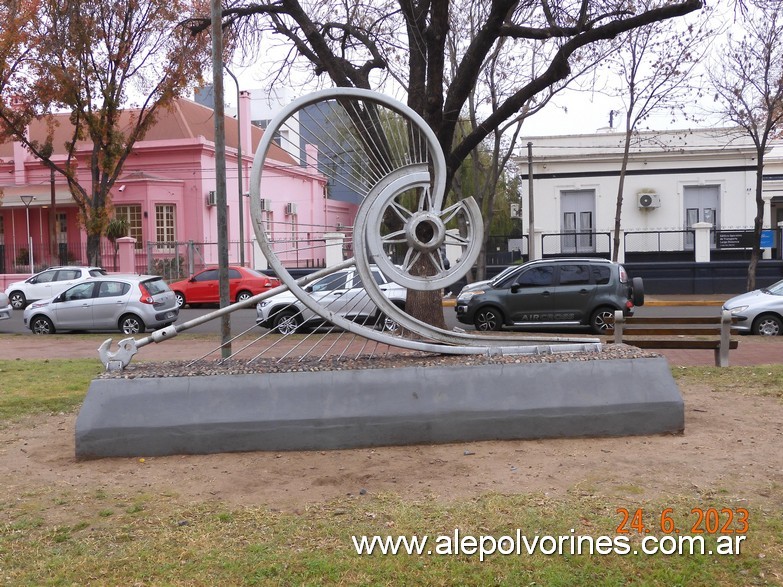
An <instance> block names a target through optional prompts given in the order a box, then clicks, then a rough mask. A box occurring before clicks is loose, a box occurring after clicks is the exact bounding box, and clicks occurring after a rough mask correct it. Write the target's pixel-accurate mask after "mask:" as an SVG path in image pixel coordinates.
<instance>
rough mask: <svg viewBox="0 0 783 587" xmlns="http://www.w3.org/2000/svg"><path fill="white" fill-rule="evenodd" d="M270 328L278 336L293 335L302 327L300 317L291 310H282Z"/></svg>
mask: <svg viewBox="0 0 783 587" xmlns="http://www.w3.org/2000/svg"><path fill="white" fill-rule="evenodd" d="M272 326H273V328H274V329H275V330H277V331H278V332H279V333H280V334H294V333H295V332H296V331H297V330H299V328H300V327H301V326H302V315H301V314H300V313H299V312H294V311H292V310H284V311H283V312H280V313H279V314H278V315H277V316H275V320H274V322H273V323H272Z"/></svg>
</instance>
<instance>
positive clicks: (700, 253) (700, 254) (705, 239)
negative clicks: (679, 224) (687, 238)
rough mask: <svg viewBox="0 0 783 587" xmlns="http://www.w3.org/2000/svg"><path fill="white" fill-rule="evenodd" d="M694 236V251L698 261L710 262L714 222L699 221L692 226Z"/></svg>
mask: <svg viewBox="0 0 783 587" xmlns="http://www.w3.org/2000/svg"><path fill="white" fill-rule="evenodd" d="M692 228H693V231H694V233H695V236H694V239H693V240H694V253H695V259H694V260H695V261H696V262H697V263H709V262H710V230H712V224H710V223H709V222H697V223H696V224H694V225H693V226H692Z"/></svg>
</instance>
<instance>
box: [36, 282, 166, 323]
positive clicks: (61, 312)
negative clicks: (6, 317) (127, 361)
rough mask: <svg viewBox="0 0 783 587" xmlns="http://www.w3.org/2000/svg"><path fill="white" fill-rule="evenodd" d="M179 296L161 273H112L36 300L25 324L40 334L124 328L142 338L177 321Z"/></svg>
mask: <svg viewBox="0 0 783 587" xmlns="http://www.w3.org/2000/svg"><path fill="white" fill-rule="evenodd" d="M178 315H179V307H178V306H177V299H176V298H175V297H174V292H172V291H171V290H170V289H169V286H168V285H166V282H165V281H163V279H162V278H161V277H158V276H157V275H107V276H105V277H95V278H93V279H90V280H89V281H85V282H83V283H77V284H76V285H73V286H71V287H70V288H68V289H66V290H65V291H64V292H62V293H60V294H58V295H56V296H55V297H53V298H50V299H48V300H40V301H38V302H33V303H32V304H30V305H29V306H27V308H25V311H24V323H25V325H26V326H28V327H29V328H30V330H32V331H33V332H34V333H35V334H53V333H54V332H56V331H58V330H120V331H122V332H123V333H125V334H137V333H140V332H144V331H145V330H146V329H147V328H151V329H158V328H162V327H164V326H168V325H169V324H171V323H172V322H174V321H175V320H176V319H177V316H178Z"/></svg>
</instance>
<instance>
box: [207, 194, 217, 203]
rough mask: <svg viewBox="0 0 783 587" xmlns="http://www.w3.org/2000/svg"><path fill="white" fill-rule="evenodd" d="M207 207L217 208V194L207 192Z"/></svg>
mask: <svg viewBox="0 0 783 587" xmlns="http://www.w3.org/2000/svg"><path fill="white" fill-rule="evenodd" d="M207 206H217V194H215V192H214V191H210V192H207Z"/></svg>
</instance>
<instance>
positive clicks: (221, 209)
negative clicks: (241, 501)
mask: <svg viewBox="0 0 783 587" xmlns="http://www.w3.org/2000/svg"><path fill="white" fill-rule="evenodd" d="M211 17H212V86H213V90H214V93H215V198H216V203H217V240H218V293H219V295H220V307H221V308H225V307H226V306H228V305H229V304H230V303H231V300H230V299H229V290H228V222H227V220H228V218H227V216H228V215H227V214H226V121H225V114H226V113H225V101H224V93H223V9H222V3H221V0H212V2H211ZM220 344H221V346H220V352H221V356H222V357H223V358H224V359H226V358H228V357H229V356H231V316H230V315H229V314H224V315H223V316H221V317H220Z"/></svg>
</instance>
